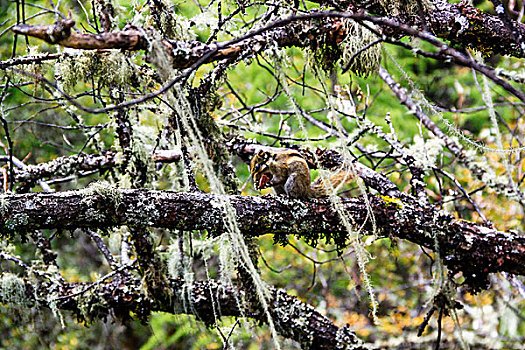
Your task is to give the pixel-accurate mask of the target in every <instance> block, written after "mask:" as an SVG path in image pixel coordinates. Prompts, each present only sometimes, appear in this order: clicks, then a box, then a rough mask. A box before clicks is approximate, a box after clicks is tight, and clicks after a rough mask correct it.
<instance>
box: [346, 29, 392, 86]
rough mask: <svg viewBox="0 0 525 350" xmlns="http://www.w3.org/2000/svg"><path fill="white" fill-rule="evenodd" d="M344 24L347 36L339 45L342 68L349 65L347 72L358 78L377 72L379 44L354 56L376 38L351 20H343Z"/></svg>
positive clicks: (379, 52) (379, 54)
mask: <svg viewBox="0 0 525 350" xmlns="http://www.w3.org/2000/svg"><path fill="white" fill-rule="evenodd" d="M344 23H345V26H346V29H347V31H348V35H347V36H346V38H345V39H344V40H343V41H342V42H341V43H340V44H339V46H340V48H341V49H342V51H343V55H342V58H341V63H342V66H343V67H346V66H347V65H348V64H350V65H349V67H348V68H349V70H351V71H352V72H354V73H355V74H357V75H359V76H362V77H367V76H368V75H370V73H372V72H375V71H377V69H378V68H379V63H381V48H382V45H381V44H380V43H377V44H374V45H372V46H371V47H369V48H367V49H366V50H364V51H363V52H360V53H359V54H357V55H355V54H356V53H357V52H359V51H360V50H362V49H364V48H365V47H366V46H367V45H369V44H371V43H373V42H374V41H376V40H377V39H378V37H377V35H375V34H374V33H372V32H371V31H370V30H368V29H367V28H365V27H363V26H362V25H361V24H359V23H356V22H355V21H353V20H345V21H344ZM354 55H355V56H354Z"/></svg>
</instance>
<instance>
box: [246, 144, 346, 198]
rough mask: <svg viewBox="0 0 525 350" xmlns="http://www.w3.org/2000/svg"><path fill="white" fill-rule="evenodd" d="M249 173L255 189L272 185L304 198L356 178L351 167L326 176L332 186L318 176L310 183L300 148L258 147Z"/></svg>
mask: <svg viewBox="0 0 525 350" xmlns="http://www.w3.org/2000/svg"><path fill="white" fill-rule="evenodd" d="M250 174H251V175H252V177H253V183H254V185H255V188H256V189H258V190H261V189H264V188H268V187H273V188H274V189H275V192H276V193H277V194H286V195H288V196H290V197H293V198H303V199H304V198H317V197H323V196H327V195H329V194H330V193H331V189H333V188H338V187H339V186H341V185H344V184H347V183H349V182H351V181H353V180H354V179H355V175H354V174H353V173H352V172H351V171H344V170H343V171H340V172H337V173H335V174H334V175H332V176H331V177H330V178H329V179H327V180H326V181H328V182H329V183H330V185H331V186H327V184H326V183H325V180H324V179H320V178H319V179H317V180H316V181H315V182H314V183H312V184H310V168H309V167H308V163H307V162H306V160H305V159H304V158H303V156H302V155H301V154H300V153H299V152H297V151H295V150H290V149H283V150H278V151H273V150H272V151H266V150H260V151H258V152H257V153H256V154H255V155H254V157H253V158H252V161H251V162H250Z"/></svg>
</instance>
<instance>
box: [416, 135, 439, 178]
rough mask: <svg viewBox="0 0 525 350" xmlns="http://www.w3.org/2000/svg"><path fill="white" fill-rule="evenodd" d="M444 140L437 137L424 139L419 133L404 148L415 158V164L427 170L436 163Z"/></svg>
mask: <svg viewBox="0 0 525 350" xmlns="http://www.w3.org/2000/svg"><path fill="white" fill-rule="evenodd" d="M444 145H445V142H444V141H443V140H442V139H440V138H437V137H433V138H430V139H427V140H426V141H425V140H424V139H423V138H422V137H421V136H419V135H415V136H414V143H413V144H412V145H411V146H410V147H409V148H408V150H406V154H407V155H410V156H412V158H414V160H415V166H417V167H418V168H421V169H423V170H424V171H429V170H431V169H432V168H434V166H435V165H436V160H437V159H438V157H439V155H441V154H442V151H443V146H444Z"/></svg>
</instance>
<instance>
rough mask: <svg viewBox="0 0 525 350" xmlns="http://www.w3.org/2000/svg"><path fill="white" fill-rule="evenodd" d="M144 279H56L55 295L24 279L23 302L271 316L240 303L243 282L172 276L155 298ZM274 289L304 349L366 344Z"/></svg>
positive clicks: (76, 308) (94, 309)
mask: <svg viewBox="0 0 525 350" xmlns="http://www.w3.org/2000/svg"><path fill="white" fill-rule="evenodd" d="M141 283H142V282H141V280H140V279H131V278H128V279H126V280H122V279H120V278H116V279H114V280H113V281H108V282H101V283H98V284H95V285H90V284H86V283H67V284H64V285H62V286H61V287H60V288H57V287H56V285H55V286H54V287H53V289H54V290H55V295H53V296H52V297H51V298H50V297H49V293H50V289H49V287H50V286H49V285H48V284H47V283H45V282H40V283H37V282H34V281H32V282H31V283H30V282H25V290H26V292H25V295H26V300H25V301H24V304H26V305H28V306H29V305H31V304H34V303H35V300H34V297H35V296H38V297H39V298H38V301H37V303H38V304H39V305H40V306H44V307H50V306H52V305H50V303H53V301H56V302H57V303H56V307H57V308H59V309H60V310H66V311H72V312H73V313H75V314H76V315H77V317H79V318H81V319H85V318H87V319H100V318H105V317H106V316H107V315H109V314H111V313H112V314H115V315H117V316H118V317H121V318H128V317H130V315H131V314H132V313H134V314H136V315H138V316H139V317H147V316H148V315H149V314H150V313H151V312H154V311H164V312H169V313H185V314H192V315H195V316H197V317H198V318H199V319H200V320H202V321H204V322H205V323H207V324H213V323H214V322H215V314H216V312H218V310H220V315H218V316H234V317H249V318H253V319H256V320H258V321H260V322H265V320H266V316H265V314H264V312H263V310H261V307H260V305H259V304H257V303H250V302H247V301H246V300H244V302H243V303H242V305H243V309H240V308H239V306H240V305H241V303H240V302H239V301H240V300H243V299H245V298H244V295H245V294H246V291H244V290H242V289H241V288H240V287H236V286H232V285H228V284H225V283H223V282H218V281H213V280H208V281H196V282H194V283H193V284H192V285H191V286H188V285H187V284H186V282H185V281H183V280H174V279H171V280H169V281H168V282H167V283H166V284H165V285H164V286H165V288H167V289H166V290H164V292H165V293H166V294H169V295H170V297H169V298H166V300H165V301H164V302H163V303H155V302H151V300H150V299H149V298H148V297H147V296H146V295H144V294H142V292H141V291H142V290H143V288H142V287H141ZM35 286H36V287H35ZM35 288H36V290H35ZM269 290H270V300H269V303H270V304H271V305H272V306H273V307H272V308H271V309H270V313H271V315H272V318H273V320H274V323H275V327H276V330H277V332H278V333H279V334H280V335H281V336H283V337H285V338H289V339H293V340H295V341H297V342H299V343H300V344H301V346H302V348H304V349H319V350H323V349H327V350H328V349H346V348H351V349H365V347H363V345H362V342H361V341H360V340H359V339H358V338H357V336H356V335H355V334H354V333H353V332H352V331H350V329H349V328H347V327H338V326H336V325H335V324H334V323H333V322H332V321H330V320H329V319H328V318H327V317H325V316H323V315H321V314H320V313H319V312H318V311H316V310H315V309H314V308H313V307H312V306H310V305H308V304H305V303H303V302H301V301H300V300H299V299H298V298H297V297H294V296H291V295H288V294H287V293H286V292H284V291H282V290H277V289H274V288H272V287H269ZM12 301H13V300H9V299H7V300H5V299H4V300H0V302H12ZM18 302H20V300H18ZM367 349H368V348H367Z"/></svg>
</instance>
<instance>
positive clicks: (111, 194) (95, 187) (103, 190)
mask: <svg viewBox="0 0 525 350" xmlns="http://www.w3.org/2000/svg"><path fill="white" fill-rule="evenodd" d="M83 195H84V196H85V197H90V196H93V195H99V196H101V197H103V198H105V199H107V200H108V201H110V202H111V203H113V206H114V207H115V208H118V206H119V205H120V203H121V202H122V194H121V193H120V191H119V190H118V188H117V187H115V185H113V184H110V183H109V182H105V181H97V182H93V183H91V184H90V185H89V187H88V188H86V189H85V190H84V191H83Z"/></svg>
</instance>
